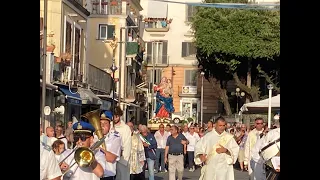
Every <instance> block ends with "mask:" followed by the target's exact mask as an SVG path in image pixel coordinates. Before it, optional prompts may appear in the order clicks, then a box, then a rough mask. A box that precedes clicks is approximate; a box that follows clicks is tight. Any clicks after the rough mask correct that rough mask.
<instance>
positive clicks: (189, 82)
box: [184, 70, 198, 86]
mask: <svg viewBox="0 0 320 180" xmlns="http://www.w3.org/2000/svg"><path fill="white" fill-rule="evenodd" d="M197 82H198V70H184V85H185V86H197Z"/></svg>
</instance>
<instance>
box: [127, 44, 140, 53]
mask: <svg viewBox="0 0 320 180" xmlns="http://www.w3.org/2000/svg"><path fill="white" fill-rule="evenodd" d="M138 52H139V45H138V42H127V46H126V55H127V56H136V55H137V54H138Z"/></svg>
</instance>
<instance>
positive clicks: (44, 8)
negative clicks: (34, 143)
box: [41, 0, 48, 129]
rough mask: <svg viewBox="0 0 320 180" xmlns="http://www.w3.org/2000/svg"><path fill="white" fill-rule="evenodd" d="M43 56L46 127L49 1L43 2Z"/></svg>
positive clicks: (42, 122) (43, 99)
mask: <svg viewBox="0 0 320 180" xmlns="http://www.w3.org/2000/svg"><path fill="white" fill-rule="evenodd" d="M43 5H44V7H43V13H44V14H43V44H42V47H43V55H42V103H41V124H42V127H43V129H44V127H45V115H44V107H45V105H46V83H47V74H46V73H47V66H46V63H47V13H48V12H47V11H48V0H43Z"/></svg>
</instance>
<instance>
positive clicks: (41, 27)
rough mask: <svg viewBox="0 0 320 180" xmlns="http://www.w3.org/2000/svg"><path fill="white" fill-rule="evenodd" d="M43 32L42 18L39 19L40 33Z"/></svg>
mask: <svg viewBox="0 0 320 180" xmlns="http://www.w3.org/2000/svg"><path fill="white" fill-rule="evenodd" d="M42 30H43V18H42V17H40V31H42Z"/></svg>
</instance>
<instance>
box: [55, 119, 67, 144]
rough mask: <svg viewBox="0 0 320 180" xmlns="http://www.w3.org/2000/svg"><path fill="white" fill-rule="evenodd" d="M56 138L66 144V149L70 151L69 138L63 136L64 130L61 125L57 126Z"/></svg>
mask: <svg viewBox="0 0 320 180" xmlns="http://www.w3.org/2000/svg"><path fill="white" fill-rule="evenodd" d="M56 138H57V139H60V140H61V141H62V142H63V143H64V147H65V149H69V148H68V140H67V138H66V137H65V136H64V135H63V128H62V126H61V125H57V126H56Z"/></svg>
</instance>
